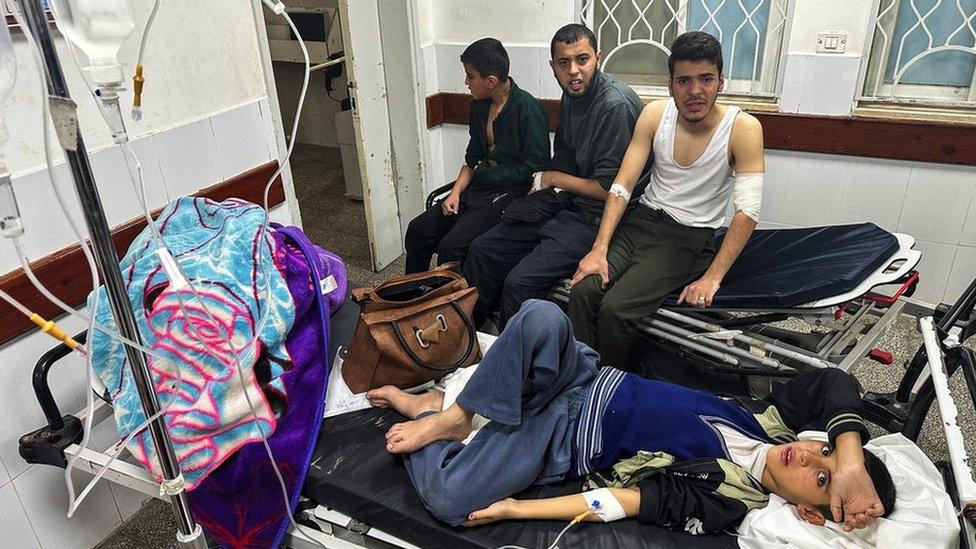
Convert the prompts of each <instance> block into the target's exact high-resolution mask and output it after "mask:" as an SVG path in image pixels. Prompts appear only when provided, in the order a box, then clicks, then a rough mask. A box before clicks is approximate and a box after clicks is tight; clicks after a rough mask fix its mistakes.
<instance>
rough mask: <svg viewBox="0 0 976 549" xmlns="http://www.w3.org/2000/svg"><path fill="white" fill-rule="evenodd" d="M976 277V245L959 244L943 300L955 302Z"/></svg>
mask: <svg viewBox="0 0 976 549" xmlns="http://www.w3.org/2000/svg"><path fill="white" fill-rule="evenodd" d="M973 278H976V247H971V246H959V247H958V248H956V259H955V261H953V262H952V271H950V272H949V281H948V283H947V284H946V290H945V295H944V296H943V297H942V301H943V302H945V303H954V302H955V301H956V300H957V299H959V296H960V295H962V293H963V292H964V291H965V290H966V288H968V287H969V285H970V284H971V283H972V282H973Z"/></svg>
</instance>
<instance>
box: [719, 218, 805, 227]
mask: <svg viewBox="0 0 976 549" xmlns="http://www.w3.org/2000/svg"><path fill="white" fill-rule="evenodd" d="M726 221H729V220H728V219H727V220H726ZM790 227H791V225H787V224H785V223H776V222H775V221H765V220H760V221H759V223H758V224H756V228H757V229H789V228H790Z"/></svg>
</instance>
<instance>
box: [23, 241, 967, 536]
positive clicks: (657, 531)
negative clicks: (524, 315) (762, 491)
mask: <svg viewBox="0 0 976 549" xmlns="http://www.w3.org/2000/svg"><path fill="white" fill-rule="evenodd" d="M899 249H902V248H901V246H899ZM905 261H906V262H911V261H912V258H911V257H909V258H907V259H906V260H905ZM914 261H916V262H917V257H915V259H914ZM912 265H913V266H914V263H912ZM903 267H904V265H898V266H892V268H893V269H896V270H895V271H894V272H889V275H890V276H889V277H888V278H889V279H891V280H894V281H898V280H901V279H902V277H904V276H905V273H902V274H899V273H900V272H901V271H903V270H904V269H903ZM875 270H877V269H875ZM886 270H890V269H887V268H885V269H881V271H886ZM895 275H898V276H897V277H895V278H891V277H894V276H895ZM729 286H731V284H729V285H728V286H726V287H729ZM909 290H910V288H906V290H905V292H907V291H909ZM903 293H904V292H903ZM821 301H822V300H821ZM895 303H899V301H898V300H897V299H896V300H895ZM974 304H976V281H974V282H973V284H971V285H970V287H969V288H968V290H967V291H966V293H965V294H964V295H963V296H961V297H960V299H959V300H958V301H957V302H956V303H955V304H953V305H952V306H949V307H944V308H942V309H941V310H940V311H937V315H936V318H935V319H934V321H932V322H930V324H929V326H928V327H925V329H924V330H923V333H924V334H925V335H926V346H923V347H922V348H920V349H919V351H918V353H917V354H916V356H915V358H914V359H913V360H912V361H911V362H910V363H909V364H908V365H907V370H906V373H905V376H904V379H903V381H902V385H901V387H900V388H899V390H898V391H895V392H893V393H891V394H890V395H874V396H872V395H866V396H865V402H866V404H867V405H868V417H869V419H871V420H872V421H874V422H875V423H878V424H879V425H881V426H882V427H884V428H885V429H886V430H889V431H892V432H902V433H904V434H905V435H906V436H907V437H908V438H910V439H912V440H914V439H915V438H917V436H918V433H919V430H920V429H921V425H922V421H923V420H924V418H925V416H926V415H927V413H928V411H929V408H930V407H931V405H932V404H933V403H934V402H935V403H937V405H938V406H939V409H940V413H941V414H942V417H943V418H947V419H946V421H945V422H944V425H943V427H944V428H945V429H946V431H947V433H954V434H951V435H950V434H947V440H948V441H949V449H950V456H951V458H952V459H951V460H950V462H949V463H943V464H941V467H940V470H941V471H942V472H943V475H944V483H945V486H946V489H947V491H948V492H949V493H950V494H952V495H953V497H954V498H955V499H954V503H955V505H956V507H957V509H958V511H959V517H960V518H959V520H960V523H961V525H962V534H961V536H960V538H961V544H962V546H963V547H972V546H973V545H974V544H973V543H972V542H973V539H974V537H973V536H974V529H973V524H974V521H976V486H974V484H973V481H972V477H971V474H970V472H969V469H968V457H967V456H966V454H965V449H964V447H963V445H962V442H961V440H962V437H961V434H959V433H958V427H957V426H956V425H955V423H954V417H955V416H954V414H953V409H954V408H955V405H954V404H953V401H952V398H951V396H948V389H947V382H946V377H947V376H951V375H952V374H953V373H955V372H957V371H960V370H961V372H962V376H963V377H964V378H965V381H966V386H967V388H968V395H969V397H970V399H971V400H972V401H973V402H976V358H974V353H973V352H972V351H971V350H968V349H966V348H965V347H963V346H962V345H961V343H962V342H963V341H965V340H966V339H967V338H969V337H970V336H972V335H973V333H974V332H976V322H973V308H974ZM835 306H837V305H823V306H821V307H812V308H810V307H808V308H809V309H810V310H814V311H816V310H818V309H822V308H828V309H827V310H830V309H829V307H835ZM861 306H862V307H866V306H868V305H861ZM791 307H792V305H783V306H777V307H776V309H778V310H789V309H790V308H791ZM676 310H681V309H677V308H676ZM848 310H850V306H849V309H848ZM685 312H687V311H685ZM357 313H358V311H357V308H356V306H355V305H352V304H347V305H346V306H345V307H343V308H342V309H340V310H339V311H338V312H337V313H336V314H335V315H334V316H333V318H332V334H333V335H332V338H331V339H332V342H333V343H332V345H333V349H332V350H330V352H336V351H338V349H337V347H338V346H340V345H342V344H343V343H345V342H348V341H349V340H350V339H351V334H352V330H353V328H354V325H355V321H356V317H357ZM693 314H694V313H693ZM764 314H765V313H764ZM739 327H741V326H736V329H738V328H739ZM869 331H870V330H869ZM83 337H84V336H83V335H82V336H81V338H82V339H83ZM691 341H694V339H692V340H691ZM68 354H69V350H68V349H67V348H66V347H64V346H58V347H56V348H54V349H52V350H51V351H49V352H47V353H45V355H44V356H43V357H41V359H40V360H39V362H38V363H37V366H36V368H35V372H34V376H33V385H34V390H35V393H36V395H37V398H38V402H39V403H40V405H41V408H42V409H43V411H44V414H45V417H46V419H47V421H48V425H46V426H44V427H42V428H41V429H38V430H37V431H34V432H32V433H29V434H27V435H24V437H23V438H22V439H21V455H22V457H24V459H26V460H27V461H28V462H30V463H46V464H49V465H53V466H58V467H64V466H65V464H66V460H67V459H68V457H70V456H72V455H79V456H80V458H81V459H80V460H79V462H80V463H82V464H83V465H82V468H88V469H89V470H96V469H98V468H99V467H101V465H103V464H104V463H106V462H107V461H108V460H107V458H106V456H105V454H104V453H101V452H95V451H91V450H82V449H81V448H80V447H79V446H78V443H79V441H80V439H81V428H80V427H81V424H82V420H83V417H80V415H79V414H74V415H62V414H61V411H60V409H59V407H58V406H57V403H56V402H55V401H54V399H53V397H52V394H51V391H50V389H49V387H48V381H47V379H48V375H49V373H50V372H51V369H52V367H54V366H55V365H56V363H57V362H58V361H59V360H60V359H61V358H63V357H64V356H66V355H68ZM688 356H689V355H687V354H680V353H679V354H676V355H674V358H675V360H683V359H685V358H688ZM828 356H829V355H828ZM841 362H842V361H841ZM796 364H800V363H799V362H798V363H796ZM839 364H840V363H839V362H835V363H834V365H839ZM797 367H801V366H797ZM784 368H785V366H784ZM769 370H770V371H773V370H774V369H773V368H769ZM775 370H776V371H779V369H778V368H777V369H775ZM784 371H785V370H784ZM933 372H935V373H936V374H937V375H932V374H933ZM943 372H944V374H945V375H941V373H943ZM95 414H96V417H95V418H94V419H95V420H96V421H101V420H104V419H106V418H109V417H111V410H110V408H109V406H108V404H106V403H103V404H101V405H100V406H98V407H97V408H96V410H95ZM401 419H402V418H400V417H399V416H398V415H397V414H396V413H395V412H392V411H389V410H378V409H377V410H372V409H371V410H363V411H360V412H353V413H349V414H344V415H340V416H336V417H332V418H328V419H327V420H326V421H325V422H324V423H323V426H322V429H321V434H320V438H319V441H318V447H317V449H316V454H315V457H314V459H313V463H312V466H311V468H310V471H309V475H308V477H307V479H306V482H305V489H304V495H305V498H304V499H303V500H302V501H301V502H300V504H299V510H298V512H297V513H296V519H297V520H298V521H299V522H300V523H302V524H304V525H308V526H309V527H310V528H314V529H315V530H316V531H315V532H314V533H312V534H311V535H314V536H315V537H316V539H319V540H320V541H321V542H322V543H323V544H325V545H326V546H327V547H335V548H352V547H404V548H410V547H442V546H444V547H498V546H501V545H504V544H509V543H515V544H518V545H521V546H524V547H546V546H548V545H549V544H550V543H551V542H552V540H553V539H554V538H555V536H556V535H557V533H558V531H559V530H560V529H561V528H562V527H563V526H564V525H563V524H559V523H549V522H536V521H528V522H507V523H500V524H495V525H488V526H484V527H479V528H476V529H463V528H451V527H448V526H445V525H444V524H442V523H440V522H438V521H437V520H435V519H434V518H433V517H432V516H431V515H430V514H429V513H427V511H426V510H425V509H424V507H423V504H422V503H421V501H420V499H419V498H418V497H417V495H416V494H415V492H414V490H413V488H412V486H411V484H410V481H409V478H408V477H407V474H406V471H405V470H404V468H403V466H402V464H401V462H400V460H399V458H398V457H396V456H391V455H389V454H388V453H386V452H385V451H384V449H383V445H384V438H383V434H384V433H385V431H386V430H387V429H388V427H389V426H390V425H391V424H392V423H394V422H396V421H400V420H401ZM106 478H108V480H110V481H112V482H117V483H120V484H124V485H126V486H128V487H130V488H133V489H135V490H138V491H141V492H143V493H146V494H148V495H151V496H156V497H158V496H159V486H158V484H157V483H156V482H154V481H153V480H152V479H151V478H149V476H148V475H147V474H146V473H145V472H144V471H143V470H142V468H141V467H138V466H135V465H132V464H131V463H127V462H125V461H117V462H116V463H115V464H114V465H113V466H112V470H111V472H110V474H108V475H106ZM579 489H580V487H579V486H578V485H576V484H574V483H563V484H559V485H553V486H546V487H533V488H531V489H529V490H527V491H526V492H525V493H523V494H521V495H520V496H519V497H545V496H553V495H559V494H564V493H570V492H574V491H578V490H579ZM310 528H306V529H305V530H309V529H310ZM286 544H287V545H288V546H291V547H295V548H305V547H314V546H315V545H313V544H312V543H310V542H309V541H307V540H305V539H303V538H302V536H300V535H296V534H294V533H292V534H290V535H289V537H288V538H286ZM692 545H693V546H696V547H699V546H701V547H734V546H736V539H735V537H733V536H731V535H720V536H710V537H695V538H690V537H688V536H686V535H685V534H682V533H676V532H670V531H667V530H664V529H661V528H655V527H651V526H642V525H639V524H637V523H636V522H634V521H621V522H619V523H616V524H614V525H613V526H612V527H607V526H604V525H599V524H581V525H577V526H575V527H573V528H572V529H570V530H569V531H568V533H567V534H566V537H565V538H564V539H563V540H562V541H561V542H560V546H561V547H687V546H692Z"/></svg>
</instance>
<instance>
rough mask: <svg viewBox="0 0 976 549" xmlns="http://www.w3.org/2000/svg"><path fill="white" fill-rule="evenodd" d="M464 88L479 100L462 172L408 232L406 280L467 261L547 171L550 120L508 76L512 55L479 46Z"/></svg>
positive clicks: (471, 53) (490, 43) (469, 52)
mask: <svg viewBox="0 0 976 549" xmlns="http://www.w3.org/2000/svg"><path fill="white" fill-rule="evenodd" d="M461 63H462V64H463V65H464V75H465V78H464V82H465V84H466V85H467V86H468V89H469V90H470V91H471V95H472V97H473V98H474V99H473V100H472V101H471V115H470V120H469V122H468V131H469V132H470V139H469V140H468V148H467V150H466V151H465V154H464V165H463V166H461V171H460V172H459V173H458V176H457V180H456V181H455V182H454V188H453V189H451V194H450V195H448V197H447V198H445V199H444V200H442V201H441V202H440V203H439V204H435V205H434V206H433V207H431V208H430V209H429V210H427V211H425V212H424V213H422V214H420V215H419V216H417V217H416V218H414V220H413V221H411V222H410V225H409V226H408V227H407V235H406V238H405V247H406V250H407V259H406V273H407V274H411V273H416V272H421V271H426V270H427V269H428V268H430V260H431V257H432V256H433V255H434V253H435V252H436V253H437V261H438V263H445V262H448V261H462V262H463V261H464V258H465V256H466V255H467V251H468V245H470V244H471V241H472V240H474V239H475V237H477V236H479V235H481V234H482V233H484V232H485V231H487V230H489V229H491V228H492V227H494V226H495V225H496V224H497V223H498V221H499V220H500V219H501V216H502V210H504V209H505V206H507V205H508V203H509V202H511V201H512V199H514V198H516V197H520V196H524V195H525V194H526V193H527V192H528V190H529V187H530V186H531V184H532V173H533V172H536V171H539V170H543V169H545V167H546V166H547V165H548V163H549V117H548V115H547V114H546V112H545V109H543V107H542V104H540V103H539V101H538V100H536V99H535V98H534V97H532V95H531V94H530V93H528V92H526V91H524V90H522V89H520V88H519V87H518V86H517V85H516V84H515V81H514V80H513V79H511V78H509V76H508V67H509V63H508V53H507V52H506V51H505V48H504V47H503V46H502V43H501V42H499V41H498V40H495V39H494V38H482V39H481V40H478V41H476V42H474V43H472V44H471V45H470V46H468V47H467V49H465V50H464V52H463V53H462V54H461Z"/></svg>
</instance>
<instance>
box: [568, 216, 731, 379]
mask: <svg viewBox="0 0 976 549" xmlns="http://www.w3.org/2000/svg"><path fill="white" fill-rule="evenodd" d="M713 241H714V230H713V229H710V228H705V227H687V226H684V225H681V224H679V223H678V222H676V221H674V220H673V219H672V218H671V217H669V216H668V215H667V214H665V213H664V212H661V211H659V210H654V209H651V208H648V207H646V206H644V205H639V206H637V208H635V209H634V210H631V211H630V212H628V213H627V214H625V216H624V218H623V220H621V222H620V225H619V226H618V227H617V232H616V234H615V235H614V237H613V240H612V241H611V243H610V249H609V251H608V252H607V263H608V264H609V270H610V283H609V284H608V285H607V287H606V288H603V287H601V282H600V277H599V276H596V275H592V276H589V277H587V278H585V279H583V280H582V281H580V282H579V283H578V284H577V285H576V286H574V287H573V290H572V292H570V296H569V318H570V320H572V322H573V332H574V335H575V336H576V339H577V340H579V341H582V342H584V343H586V344H587V345H589V346H590V347H593V348H594V349H596V350H597V351H599V353H600V357H601V358H600V363H601V364H602V365H609V366H614V367H616V368H619V369H622V370H630V371H637V368H638V366H639V364H638V361H639V359H640V357H639V356H637V355H633V354H632V353H633V351H634V348H635V346H636V343H637V338H638V337H639V334H638V332H637V325H636V323H637V321H638V320H640V319H641V318H643V317H645V316H647V315H650V314H652V313H654V311H656V310H657V308H658V307H660V306H661V302H662V301H664V298H665V297H667V296H668V295H670V294H671V293H672V292H674V291H675V290H676V289H680V288H681V287H682V286H684V285H685V284H687V283H689V282H691V281H692V280H694V279H695V278H697V277H698V276H701V274H702V273H703V272H704V271H705V269H707V268H708V265H709V264H710V263H711V261H712V258H713V257H714V256H715V247H714V244H713Z"/></svg>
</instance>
